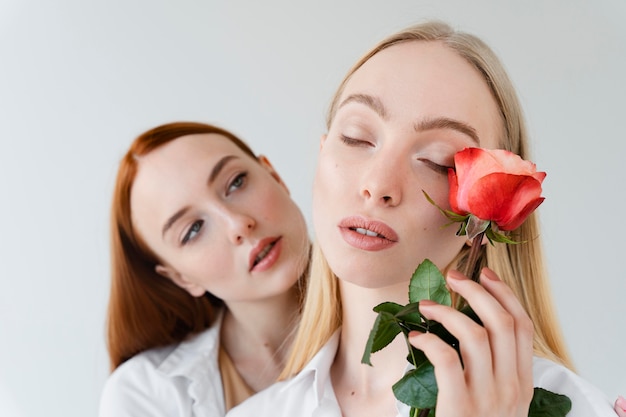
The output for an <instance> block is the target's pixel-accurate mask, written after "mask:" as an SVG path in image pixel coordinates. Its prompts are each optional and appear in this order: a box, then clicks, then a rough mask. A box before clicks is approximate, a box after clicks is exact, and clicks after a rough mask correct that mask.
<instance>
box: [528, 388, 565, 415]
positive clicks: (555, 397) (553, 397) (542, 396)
mask: <svg viewBox="0 0 626 417" xmlns="http://www.w3.org/2000/svg"><path fill="white" fill-rule="evenodd" d="M571 408H572V401H571V400H570V399H569V398H568V397H567V396H566V395H561V394H556V393H554V392H552V391H548V390H545V389H543V388H538V387H535V392H534V394H533V399H532V401H531V402H530V408H529V410H528V417H565V415H567V413H569V411H570V410H571Z"/></svg>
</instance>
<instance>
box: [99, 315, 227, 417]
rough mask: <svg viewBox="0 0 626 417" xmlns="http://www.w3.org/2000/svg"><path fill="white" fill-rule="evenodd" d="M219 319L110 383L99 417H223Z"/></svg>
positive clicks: (140, 358) (129, 365)
mask: <svg viewBox="0 0 626 417" xmlns="http://www.w3.org/2000/svg"><path fill="white" fill-rule="evenodd" d="M221 327H222V317H221V315H220V317H218V319H217V320H216V321H215V323H214V325H213V326H211V327H210V328H209V329H207V330H205V331H203V332H202V333H199V334H197V335H194V336H192V337H191V338H189V339H187V340H185V341H183V342H181V343H180V344H178V345H173V346H167V347H164V348H157V349H150V350H148V351H145V352H142V353H139V354H138V355H136V356H134V357H132V358H130V359H129V360H127V361H126V362H124V363H123V364H122V365H120V366H119V367H118V368H117V369H116V370H115V371H114V372H113V373H112V374H111V375H110V376H109V378H108V380H107V381H106V384H105V386H104V390H103V392H102V396H101V399H100V417H131V416H132V417H139V416H141V417H144V416H150V417H166V416H167V417H192V416H193V417H221V416H224V414H225V405H224V390H223V388H222V379H221V376H220V370H219V365H218V361H217V357H218V349H219V334H220V328H221Z"/></svg>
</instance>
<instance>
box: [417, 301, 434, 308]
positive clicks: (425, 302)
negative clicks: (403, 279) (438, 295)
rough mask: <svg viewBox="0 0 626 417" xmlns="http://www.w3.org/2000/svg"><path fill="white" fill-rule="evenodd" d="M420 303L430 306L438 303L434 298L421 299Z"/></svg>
mask: <svg viewBox="0 0 626 417" xmlns="http://www.w3.org/2000/svg"><path fill="white" fill-rule="evenodd" d="M419 304H420V307H429V306H434V305H435V304H437V303H436V302H434V301H433V300H420V303H419Z"/></svg>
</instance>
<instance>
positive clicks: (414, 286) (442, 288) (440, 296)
mask: <svg viewBox="0 0 626 417" xmlns="http://www.w3.org/2000/svg"><path fill="white" fill-rule="evenodd" d="M420 300H432V301H435V302H436V303H439V304H443V305H446V306H450V305H452V300H451V298H450V292H449V291H448V289H447V288H446V280H445V279H444V278H443V275H442V274H441V272H440V271H439V269H438V268H437V267H436V266H435V264H434V263H432V262H431V261H430V260H428V259H425V260H424V262H422V263H421V264H419V265H418V267H417V268H416V269H415V272H414V273H413V276H412V277H411V283H410V285H409V301H410V302H411V303H417V302H419V301H420Z"/></svg>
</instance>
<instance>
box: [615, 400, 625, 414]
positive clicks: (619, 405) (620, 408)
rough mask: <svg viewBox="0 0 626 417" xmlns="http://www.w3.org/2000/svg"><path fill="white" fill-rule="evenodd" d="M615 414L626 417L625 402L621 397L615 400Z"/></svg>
mask: <svg viewBox="0 0 626 417" xmlns="http://www.w3.org/2000/svg"><path fill="white" fill-rule="evenodd" d="M614 408H615V412H616V413H617V415H618V416H619V417H626V400H625V399H624V397H622V396H621V395H620V396H619V397H617V400H615V406H614Z"/></svg>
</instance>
